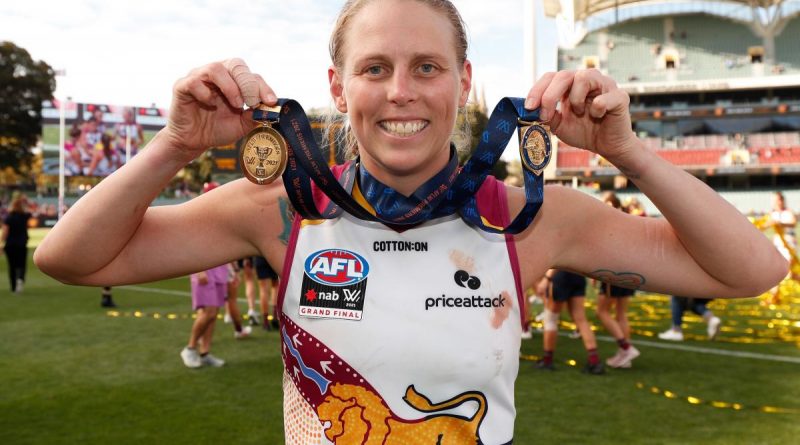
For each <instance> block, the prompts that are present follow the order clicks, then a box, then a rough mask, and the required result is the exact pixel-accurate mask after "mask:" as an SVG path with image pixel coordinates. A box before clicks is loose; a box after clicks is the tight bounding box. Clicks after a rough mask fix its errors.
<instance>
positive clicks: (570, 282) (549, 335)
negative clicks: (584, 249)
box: [536, 270, 606, 375]
mask: <svg viewBox="0 0 800 445" xmlns="http://www.w3.org/2000/svg"><path fill="white" fill-rule="evenodd" d="M536 294H537V295H546V296H547V299H546V300H545V309H544V320H543V324H544V329H543V330H544V332H543V335H542V346H543V349H544V355H543V357H542V359H541V360H539V361H538V362H536V367H537V368H539V369H547V370H555V365H554V364H553V355H554V354H555V350H556V342H557V340H558V320H559V318H560V316H561V310H562V309H563V308H564V304H565V303H566V306H567V308H569V315H570V317H572V322H573V323H575V327H576V328H577V330H578V332H579V333H580V337H581V340H583V347H584V348H585V349H586V365H584V367H583V369H582V371H583V372H585V373H588V374H594V375H600V374H605V372H606V371H605V368H604V367H603V363H602V362H601V361H600V356H599V355H598V354H597V339H595V337H594V331H592V325H591V324H590V323H589V320H587V319H586V308H585V306H584V304H585V301H586V277H583V276H581V275H578V274H574V273H571V272H567V271H564V270H549V271H547V273H545V275H544V276H543V277H542V279H541V280H539V283H538V284H537V285H536Z"/></svg>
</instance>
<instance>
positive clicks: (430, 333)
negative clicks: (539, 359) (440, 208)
mask: <svg viewBox="0 0 800 445" xmlns="http://www.w3.org/2000/svg"><path fill="white" fill-rule="evenodd" d="M356 188H357V187H356ZM357 195H359V193H358V192H357V191H356V192H355V193H354V196H355V197H356V198H358V196H357ZM477 198H478V208H479V210H480V212H481V215H482V216H483V217H484V218H485V219H486V220H487V222H489V223H493V224H495V225H500V224H507V223H508V209H507V203H506V194H505V188H504V186H503V184H502V183H500V182H498V181H496V180H495V179H494V178H491V177H490V178H488V179H487V180H486V181H485V182H484V184H483V186H482V187H481V189H480V190H479V192H478V194H477ZM283 275H284V276H283V280H282V282H281V291H280V295H279V298H280V301H279V307H280V308H281V330H280V335H281V337H282V342H283V343H282V349H283V351H282V356H283V361H284V385H283V386H284V425H285V433H286V443H289V444H328V443H337V444H351V443H370V444H372V443H375V444H416V443H420V444H437V443H441V444H470V443H472V444H479V443H480V444H507V443H511V441H512V437H513V432H514V417H515V408H514V381H515V379H516V376H517V370H518V367H519V348H520V333H521V329H522V324H523V323H522V322H523V321H524V320H523V319H522V317H523V314H522V312H523V311H522V310H521V309H520V308H521V307H522V304H521V302H522V300H521V297H522V295H523V294H522V292H521V289H520V286H519V283H520V282H519V268H518V264H517V258H516V251H515V249H514V244H513V237H512V236H511V235H498V234H491V233H488V232H484V231H482V230H480V229H478V228H475V227H472V226H470V225H468V224H466V223H465V222H464V221H463V220H462V219H461V218H459V217H458V216H457V215H453V216H450V217H444V218H439V219H436V220H432V221H428V222H426V223H424V224H422V225H419V226H416V227H414V228H412V229H409V230H406V231H402V232H398V231H395V230H392V229H391V228H389V227H387V226H385V225H383V224H380V223H374V222H367V221H362V220H358V219H356V218H354V217H352V216H351V215H349V214H344V215H343V216H341V217H339V218H336V219H330V220H313V221H312V220H301V219H300V217H299V216H298V217H297V218H296V219H295V223H294V227H293V232H292V236H291V238H290V241H289V246H288V249H287V256H286V260H285V263H284V273H283Z"/></svg>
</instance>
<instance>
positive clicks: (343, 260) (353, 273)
mask: <svg viewBox="0 0 800 445" xmlns="http://www.w3.org/2000/svg"><path fill="white" fill-rule="evenodd" d="M305 272H306V275H308V277H309V278H311V279H312V280H314V281H316V282H317V283H320V284H324V285H327V286H350V285H353V284H357V283H359V282H361V281H364V280H365V279H366V278H367V275H368V274H369V263H367V260H365V259H364V257H362V256H361V255H359V254H357V253H355V252H351V251H349V250H334V249H325V250H320V251H317V252H314V253H312V254H311V255H309V256H308V258H306V262H305Z"/></svg>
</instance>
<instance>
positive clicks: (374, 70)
mask: <svg viewBox="0 0 800 445" xmlns="http://www.w3.org/2000/svg"><path fill="white" fill-rule="evenodd" d="M366 71H367V73H368V74H371V75H373V76H379V75H381V74H383V67H382V66H380V65H372V66H370V67H367V70H366Z"/></svg>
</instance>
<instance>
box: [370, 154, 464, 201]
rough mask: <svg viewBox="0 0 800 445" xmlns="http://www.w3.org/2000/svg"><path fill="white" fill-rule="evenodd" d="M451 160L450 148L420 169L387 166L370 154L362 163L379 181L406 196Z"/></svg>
mask: <svg viewBox="0 0 800 445" xmlns="http://www.w3.org/2000/svg"><path fill="white" fill-rule="evenodd" d="M449 160H450V148H449V147H448V148H447V150H442V151H441V154H440V155H437V156H436V158H435V159H433V160H432V161H431V162H428V163H425V164H424V165H422V166H420V168H418V169H413V170H405V169H396V168H392V167H391V166H387V165H385V164H383V163H381V162H379V161H378V160H377V159H375V158H372V157H370V156H368V155H364V156H361V163H362V165H363V166H364V167H365V168H366V169H367V171H368V172H369V173H370V174H371V175H372V176H373V177H374V178H375V179H377V180H378V181H380V182H381V183H383V184H384V185H387V186H389V187H391V188H393V189H395V190H396V191H398V192H400V193H402V194H403V195H405V196H411V195H412V194H413V193H414V192H415V191H416V190H417V189H418V188H420V186H422V184H424V183H425V182H427V181H428V180H429V179H431V178H432V177H434V176H435V175H436V174H437V173H439V172H440V171H441V170H442V169H443V168H444V167H445V166H446V165H447V161H449Z"/></svg>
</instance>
